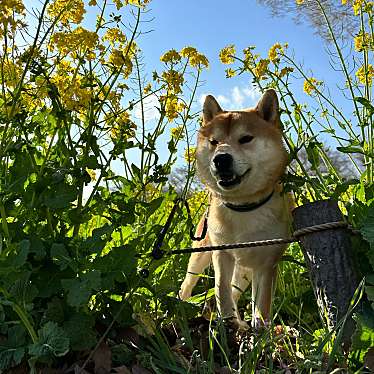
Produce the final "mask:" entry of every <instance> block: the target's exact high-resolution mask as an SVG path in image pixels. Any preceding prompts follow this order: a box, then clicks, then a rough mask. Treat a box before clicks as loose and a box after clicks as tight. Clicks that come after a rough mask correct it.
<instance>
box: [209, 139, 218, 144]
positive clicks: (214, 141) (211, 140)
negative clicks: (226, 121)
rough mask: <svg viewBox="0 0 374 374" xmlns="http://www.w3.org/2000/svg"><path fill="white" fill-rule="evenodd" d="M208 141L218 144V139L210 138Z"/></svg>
mask: <svg viewBox="0 0 374 374" xmlns="http://www.w3.org/2000/svg"><path fill="white" fill-rule="evenodd" d="M209 142H210V144H211V145H217V144H218V140H216V139H210V140H209Z"/></svg>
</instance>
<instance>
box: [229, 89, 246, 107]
mask: <svg viewBox="0 0 374 374" xmlns="http://www.w3.org/2000/svg"><path fill="white" fill-rule="evenodd" d="M231 97H232V101H233V104H234V105H235V106H236V107H237V108H240V109H241V108H242V107H243V103H244V100H245V97H244V95H243V94H242V93H241V91H240V88H239V87H238V86H235V87H234V88H233V89H232V90H231Z"/></svg>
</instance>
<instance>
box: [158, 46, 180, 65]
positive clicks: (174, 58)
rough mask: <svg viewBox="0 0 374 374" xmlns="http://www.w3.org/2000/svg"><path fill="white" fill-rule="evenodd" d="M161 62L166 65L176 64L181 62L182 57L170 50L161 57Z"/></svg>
mask: <svg viewBox="0 0 374 374" xmlns="http://www.w3.org/2000/svg"><path fill="white" fill-rule="evenodd" d="M160 60H161V61H162V62H164V63H165V64H167V63H169V62H170V63H172V64H176V63H178V62H179V61H180V60H181V55H180V54H179V53H178V52H177V51H176V50H175V49H170V50H169V51H167V52H166V53H164V54H163V55H162V56H161V57H160Z"/></svg>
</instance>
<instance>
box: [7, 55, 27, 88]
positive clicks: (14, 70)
mask: <svg viewBox="0 0 374 374" xmlns="http://www.w3.org/2000/svg"><path fill="white" fill-rule="evenodd" d="M21 74H22V68H21V65H20V64H16V63H14V62H13V61H11V60H8V59H7V60H4V62H3V64H2V78H3V81H4V83H5V84H6V85H7V86H8V87H13V88H14V87H16V86H17V84H18V80H19V77H20V76H21Z"/></svg>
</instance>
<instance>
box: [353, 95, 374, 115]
mask: <svg viewBox="0 0 374 374" xmlns="http://www.w3.org/2000/svg"><path fill="white" fill-rule="evenodd" d="M355 101H357V102H359V103H360V104H362V105H363V106H364V107H365V108H366V109H367V110H368V112H369V115H370V116H371V115H373V113H374V106H373V105H372V104H371V102H370V101H369V100H368V99H366V98H365V97H355Z"/></svg>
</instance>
